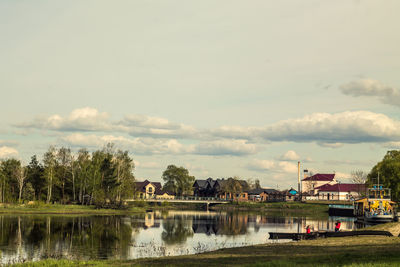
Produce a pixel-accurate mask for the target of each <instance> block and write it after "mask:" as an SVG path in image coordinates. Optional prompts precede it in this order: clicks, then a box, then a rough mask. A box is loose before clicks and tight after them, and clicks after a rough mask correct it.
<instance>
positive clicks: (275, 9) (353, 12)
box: [0, 0, 400, 189]
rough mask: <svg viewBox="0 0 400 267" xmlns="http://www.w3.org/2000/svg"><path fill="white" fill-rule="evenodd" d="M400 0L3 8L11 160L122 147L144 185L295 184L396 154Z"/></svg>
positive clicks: (4, 151)
mask: <svg viewBox="0 0 400 267" xmlns="http://www.w3.org/2000/svg"><path fill="white" fill-rule="evenodd" d="M399 10H400V1H398V0H393V1H390V0H385V1H376V0H371V1H369V0H359V1H351V0H338V1H322V0H321V1H317V0H298V1H296V0H286V1H285V0H282V1H265V0H262V1H256V0H254V1H244V0H242V1H234V0H226V1H224V0H220V1H215V0H212V1H208V0H202V1H185V0H179V1H175V0H163V1H144V0H143V1H139V0H137V1H122V0H121V1H100V0H93V1H89V0H87V1H51V0H49V1H29V0H26V1H12V0H3V1H0V92H1V105H0V158H8V157H17V158H19V159H21V160H22V161H23V162H24V163H25V164H26V163H28V162H29V160H30V157H31V156H32V155H34V154H37V155H38V156H40V157H41V155H43V153H44V152H45V151H46V149H47V148H48V146H49V145H57V146H61V145H64V146H69V147H71V148H72V149H73V150H75V151H77V150H78V149H79V148H81V147H86V148H88V149H90V150H95V149H99V148H102V146H103V145H104V144H105V143H107V142H113V143H115V144H116V146H117V147H118V148H121V149H124V150H128V151H129V152H130V153H131V155H132V156H133V158H134V159H135V162H136V170H135V175H136V177H138V179H145V178H147V179H152V180H154V181H160V180H161V178H160V177H161V174H162V172H163V170H165V168H166V167H167V165H169V164H175V165H179V166H185V167H186V168H188V169H189V171H190V173H191V174H193V175H195V176H196V178H199V179H204V178H207V177H209V176H211V177H229V176H234V175H237V176H240V177H243V178H253V179H254V178H258V179H260V180H261V183H262V185H264V186H270V187H277V185H279V187H280V189H283V188H286V187H289V186H296V183H297V161H301V162H302V168H307V169H309V170H312V171H313V172H325V173H330V172H333V171H335V172H336V173H337V176H338V178H345V177H346V176H348V174H349V173H350V172H351V171H352V170H358V169H361V170H364V171H369V170H370V169H371V168H372V166H373V165H374V164H375V163H376V162H377V161H379V160H380V159H381V158H382V157H383V156H384V154H385V153H386V151H387V150H389V149H396V148H399V147H400V113H399V108H400V79H399V72H400V49H399V47H400V34H399V32H400V29H399V28H400V16H398V11H399Z"/></svg>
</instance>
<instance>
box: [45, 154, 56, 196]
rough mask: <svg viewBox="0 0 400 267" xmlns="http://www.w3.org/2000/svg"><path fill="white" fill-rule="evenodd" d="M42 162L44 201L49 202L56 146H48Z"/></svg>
mask: <svg viewBox="0 0 400 267" xmlns="http://www.w3.org/2000/svg"><path fill="white" fill-rule="evenodd" d="M43 163H44V173H45V177H46V183H47V198H46V203H47V204H49V203H50V201H51V195H52V191H53V185H54V180H55V172H56V165H57V159H56V148H55V147H54V146H50V147H49V149H48V150H47V152H46V153H45V154H44V157H43Z"/></svg>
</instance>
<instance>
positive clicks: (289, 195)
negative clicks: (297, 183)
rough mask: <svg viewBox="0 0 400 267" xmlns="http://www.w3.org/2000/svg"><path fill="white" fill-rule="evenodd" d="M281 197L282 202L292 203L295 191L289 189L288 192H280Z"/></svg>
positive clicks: (295, 194) (294, 198)
mask: <svg viewBox="0 0 400 267" xmlns="http://www.w3.org/2000/svg"><path fill="white" fill-rule="evenodd" d="M281 195H282V199H284V201H294V200H296V196H297V190H296V189H293V188H290V189H289V190H284V191H281Z"/></svg>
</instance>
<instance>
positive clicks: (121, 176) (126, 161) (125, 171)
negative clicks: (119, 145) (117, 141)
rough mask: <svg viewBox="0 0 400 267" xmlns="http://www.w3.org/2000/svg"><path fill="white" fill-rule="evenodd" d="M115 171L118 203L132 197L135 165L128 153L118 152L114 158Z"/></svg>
mask: <svg viewBox="0 0 400 267" xmlns="http://www.w3.org/2000/svg"><path fill="white" fill-rule="evenodd" d="M114 164H115V170H116V175H117V183H118V184H119V187H118V190H117V196H116V201H117V202H120V201H121V200H122V199H123V198H126V197H131V196H133V195H134V190H135V186H134V185H135V177H134V175H133V170H134V168H135V165H134V163H133V159H132V158H130V157H129V154H128V151H122V150H118V151H117V153H116V154H115V157H114Z"/></svg>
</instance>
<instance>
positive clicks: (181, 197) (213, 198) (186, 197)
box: [145, 196, 232, 201]
mask: <svg viewBox="0 0 400 267" xmlns="http://www.w3.org/2000/svg"><path fill="white" fill-rule="evenodd" d="M145 200H146V199H145ZM147 200H172V201H173V200H188V201H231V200H232V199H224V198H217V197H196V196H179V197H175V198H173V199H168V198H165V199H162V198H148V199H147Z"/></svg>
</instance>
